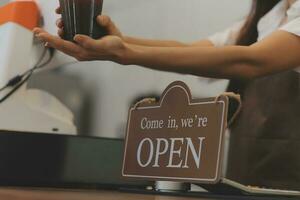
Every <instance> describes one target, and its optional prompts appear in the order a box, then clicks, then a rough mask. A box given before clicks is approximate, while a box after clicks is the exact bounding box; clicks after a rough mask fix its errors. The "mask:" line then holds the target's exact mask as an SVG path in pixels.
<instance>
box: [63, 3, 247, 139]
mask: <svg viewBox="0 0 300 200" xmlns="http://www.w3.org/2000/svg"><path fill="white" fill-rule="evenodd" d="M248 6H249V0H244V1H237V0H223V1H220V0H151V1H149V0H126V1H120V0H106V1H105V6H104V12H105V14H107V15H109V16H111V17H112V19H113V20H114V21H115V22H116V24H118V26H119V27H120V29H121V30H122V31H123V33H124V34H127V35H132V36H139V37H147V38H160V39H164V38H166V39H176V40H181V41H185V42H191V41H194V40H199V39H202V38H205V37H206V36H208V35H210V34H212V33H214V32H216V31H220V30H222V29H224V28H226V27H227V26H229V25H231V24H232V23H234V22H235V21H237V20H239V19H242V18H243V17H244V16H245V15H246V14H247V11H248ZM66 70H67V71H68V73H80V74H81V76H82V77H83V78H84V79H85V81H86V83H87V84H93V85H97V91H94V92H95V93H96V94H97V95H96V96H97V97H96V98H97V99H96V101H97V102H98V104H97V107H96V109H95V113H94V122H93V124H94V127H93V133H92V134H93V135H98V136H106V137H118V136H122V135H123V134H124V127H125V124H126V118H127V111H128V108H129V103H130V102H131V101H132V100H133V99H134V98H135V97H136V96H139V95H147V94H148V93H153V92H156V93H158V94H160V93H161V92H162V90H163V89H164V88H165V87H166V86H167V85H168V84H169V83H171V82H172V81H173V80H184V81H185V82H186V83H188V85H189V86H190V87H191V89H192V92H193V93H194V96H197V97H203V96H214V95H217V94H218V93H220V92H222V91H223V90H224V89H225V87H226V85H225V84H226V82H225V83H224V81H223V82H210V81H209V80H207V79H200V78H197V77H192V76H181V75H177V74H170V73H162V72H156V71H152V70H147V69H143V68H140V67H135V66H119V65H117V64H114V63H109V62H90V63H78V64H74V65H72V66H69V67H67V68H66Z"/></svg>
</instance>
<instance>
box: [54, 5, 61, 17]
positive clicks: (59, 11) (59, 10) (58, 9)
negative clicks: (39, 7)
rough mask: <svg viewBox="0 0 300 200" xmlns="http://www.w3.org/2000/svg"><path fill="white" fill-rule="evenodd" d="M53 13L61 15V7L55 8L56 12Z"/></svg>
mask: <svg viewBox="0 0 300 200" xmlns="http://www.w3.org/2000/svg"><path fill="white" fill-rule="evenodd" d="M55 12H56V14H59V15H60V14H61V7H60V6H59V7H58V8H56V10H55Z"/></svg>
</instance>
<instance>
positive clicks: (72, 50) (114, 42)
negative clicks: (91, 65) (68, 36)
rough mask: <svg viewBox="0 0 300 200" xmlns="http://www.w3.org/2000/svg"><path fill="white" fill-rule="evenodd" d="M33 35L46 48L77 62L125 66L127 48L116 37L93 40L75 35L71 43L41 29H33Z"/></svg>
mask: <svg viewBox="0 0 300 200" xmlns="http://www.w3.org/2000/svg"><path fill="white" fill-rule="evenodd" d="M34 34H35V35H36V37H37V38H38V39H40V40H41V41H43V42H45V44H46V46H49V47H53V48H55V49H57V50H59V51H62V52H64V53H65V54H68V55H70V56H72V57H74V58H76V59H77V60H79V61H90V60H108V61H113V62H117V63H120V64H126V62H125V60H124V59H123V55H124V54H125V52H126V49H127V48H126V45H125V43H124V42H123V41H122V39H121V38H120V37H118V36H105V37H103V38H101V39H99V40H94V39H92V38H90V37H88V36H85V35H76V36H75V37H74V41H75V42H76V43H73V42H70V41H66V40H63V39H61V38H60V37H57V36H53V35H51V34H49V33H47V32H46V31H44V30H43V29H41V28H35V29H34Z"/></svg>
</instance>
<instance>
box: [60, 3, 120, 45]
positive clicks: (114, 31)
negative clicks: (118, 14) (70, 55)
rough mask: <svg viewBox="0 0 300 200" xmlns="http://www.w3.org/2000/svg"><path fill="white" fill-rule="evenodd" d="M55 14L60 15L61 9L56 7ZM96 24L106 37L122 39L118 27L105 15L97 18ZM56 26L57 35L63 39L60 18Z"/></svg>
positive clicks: (62, 25) (62, 26)
mask: <svg viewBox="0 0 300 200" xmlns="http://www.w3.org/2000/svg"><path fill="white" fill-rule="evenodd" d="M56 13H57V14H61V8H60V7H58V8H57V9H56ZM97 22H98V24H99V25H100V26H102V27H103V28H104V29H105V30H106V31H107V33H108V35H113V36H118V37H119V38H121V39H123V35H122V33H121V31H120V30H119V29H118V27H117V26H116V25H115V23H114V22H113V21H112V20H111V19H110V17H109V16H106V15H99V16H98V17H97ZM56 25H57V27H58V32H57V34H58V35H59V36H60V37H61V38H63V35H64V31H63V29H64V24H63V21H62V18H60V19H58V20H57V21H56Z"/></svg>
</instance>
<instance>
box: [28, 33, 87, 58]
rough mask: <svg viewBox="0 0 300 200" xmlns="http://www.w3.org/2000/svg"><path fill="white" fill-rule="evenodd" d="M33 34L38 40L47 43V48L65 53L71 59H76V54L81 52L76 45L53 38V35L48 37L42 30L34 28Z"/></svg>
mask: <svg viewBox="0 0 300 200" xmlns="http://www.w3.org/2000/svg"><path fill="white" fill-rule="evenodd" d="M34 33H35V35H36V37H37V38H38V39H40V40H41V41H43V42H45V43H47V44H48V46H51V47H53V48H55V49H58V50H60V51H62V52H64V53H66V54H68V55H71V56H73V57H77V56H78V54H79V53H80V52H81V50H82V48H81V47H80V46H78V45H76V44H75V43H73V42H69V41H66V40H63V39H61V38H59V37H56V36H53V35H50V34H49V33H47V32H46V31H44V30H43V29H40V28H35V29H34Z"/></svg>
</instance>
